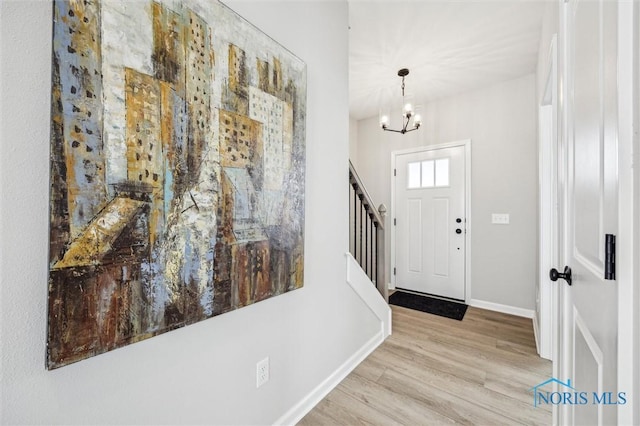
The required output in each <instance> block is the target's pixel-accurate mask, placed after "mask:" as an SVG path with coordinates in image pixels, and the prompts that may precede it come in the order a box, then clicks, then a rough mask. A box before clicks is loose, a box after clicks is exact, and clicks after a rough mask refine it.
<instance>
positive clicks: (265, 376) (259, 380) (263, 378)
mask: <svg viewBox="0 0 640 426" xmlns="http://www.w3.org/2000/svg"><path fill="white" fill-rule="evenodd" d="M268 381H269V357H266V358H265V359H263V360H262V361H258V363H257V364H256V388H259V387H260V386H262V385H264V384H265V383H267V382H268Z"/></svg>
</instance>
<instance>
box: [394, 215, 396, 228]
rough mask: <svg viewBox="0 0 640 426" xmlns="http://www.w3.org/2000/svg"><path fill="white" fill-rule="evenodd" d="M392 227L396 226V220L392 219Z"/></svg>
mask: <svg viewBox="0 0 640 426" xmlns="http://www.w3.org/2000/svg"><path fill="white" fill-rule="evenodd" d="M393 226H396V218H395V217H394V218H393Z"/></svg>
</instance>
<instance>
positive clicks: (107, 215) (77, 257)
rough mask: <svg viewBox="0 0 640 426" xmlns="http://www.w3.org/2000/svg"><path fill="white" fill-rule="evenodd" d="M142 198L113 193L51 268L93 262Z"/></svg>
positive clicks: (96, 262) (106, 249) (97, 262)
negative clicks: (114, 194)
mask: <svg viewBox="0 0 640 426" xmlns="http://www.w3.org/2000/svg"><path fill="white" fill-rule="evenodd" d="M145 204H146V203H145V202H144V201H138V200H132V199H130V198H123V197H116V198H114V199H113V200H111V202H110V203H109V204H108V205H107V206H106V207H105V208H104V209H102V210H101V211H100V213H99V214H98V215H97V216H96V217H95V218H94V219H93V221H91V223H89V225H88V226H87V227H86V228H85V229H84V231H83V232H82V234H81V235H80V236H79V237H78V238H76V239H75V240H74V241H73V242H72V243H71V245H70V246H69V249H68V250H67V251H66V253H65V254H64V257H63V258H62V259H61V260H60V261H58V262H57V263H56V264H55V265H54V266H53V269H61V268H71V267H82V266H96V265H100V264H101V262H102V259H103V258H104V257H105V256H106V255H107V254H109V253H110V252H111V250H112V249H113V248H114V247H113V243H114V242H115V241H116V240H117V239H118V237H119V236H120V234H121V233H122V231H123V230H124V229H125V228H126V227H127V225H128V224H129V223H130V222H131V220H132V219H133V217H134V216H135V215H136V214H137V213H138V212H139V211H140V210H141V209H142V207H143V206H144V205H145Z"/></svg>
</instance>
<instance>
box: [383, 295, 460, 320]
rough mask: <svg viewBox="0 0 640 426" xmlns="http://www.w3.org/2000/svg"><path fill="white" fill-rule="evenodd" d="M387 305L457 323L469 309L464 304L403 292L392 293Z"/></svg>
mask: <svg viewBox="0 0 640 426" xmlns="http://www.w3.org/2000/svg"><path fill="white" fill-rule="evenodd" d="M389 303H390V304H391V305H396V306H402V307H403V308H409V309H414V310H416V311H422V312H426V313H428V314H434V315H440V316H441V317H446V318H451V319H454V320H458V321H462V318H464V314H465V313H466V312H467V308H468V307H469V306H468V305H465V304H464V303H456V302H450V301H448V300H441V299H436V298H433V297H429V296H422V295H419V294H413V293H405V292H404V291H396V292H394V293H393V294H392V295H391V296H389Z"/></svg>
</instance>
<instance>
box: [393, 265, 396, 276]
mask: <svg viewBox="0 0 640 426" xmlns="http://www.w3.org/2000/svg"><path fill="white" fill-rule="evenodd" d="M395 274H396V268H395V267H394V268H393V275H395Z"/></svg>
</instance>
